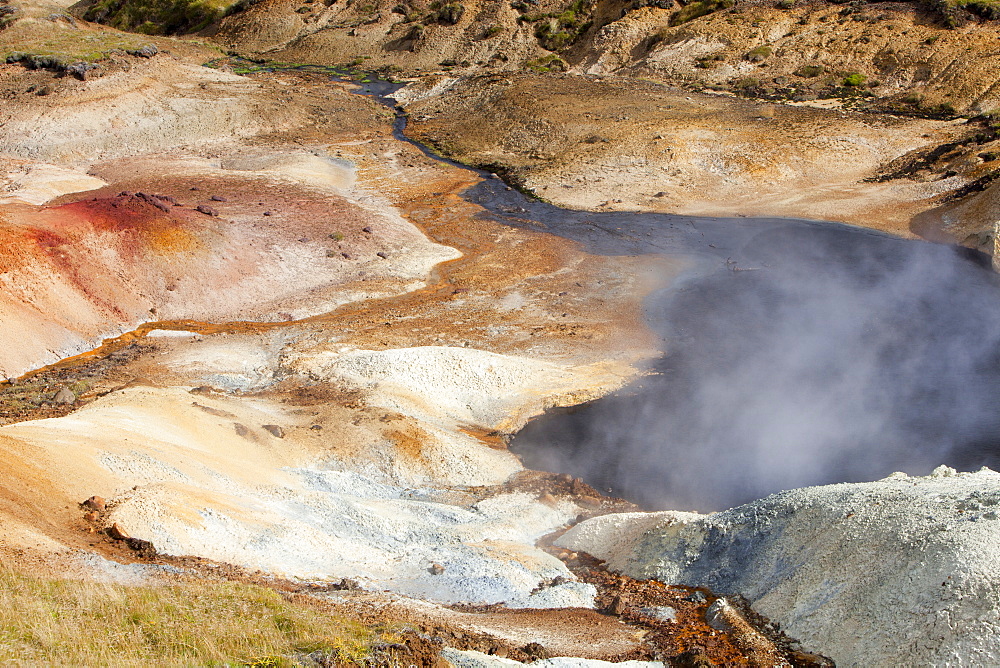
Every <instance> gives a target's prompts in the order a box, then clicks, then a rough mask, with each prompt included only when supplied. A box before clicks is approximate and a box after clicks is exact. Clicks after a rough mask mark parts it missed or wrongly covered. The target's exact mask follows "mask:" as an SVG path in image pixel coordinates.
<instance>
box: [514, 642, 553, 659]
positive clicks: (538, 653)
mask: <svg viewBox="0 0 1000 668" xmlns="http://www.w3.org/2000/svg"><path fill="white" fill-rule="evenodd" d="M521 651H522V652H524V653H525V654H527V655H528V656H530V657H533V658H535V659H548V658H550V656H551V655H550V654H549V652H548V650H547V649H545V648H544V647H542V646H541V645H540V644H539V643H537V642H529V643H528V644H527V645H525V646H524V647H522V648H521Z"/></svg>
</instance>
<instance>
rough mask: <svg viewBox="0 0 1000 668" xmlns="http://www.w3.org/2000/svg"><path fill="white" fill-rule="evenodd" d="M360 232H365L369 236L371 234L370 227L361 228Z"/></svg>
mask: <svg viewBox="0 0 1000 668" xmlns="http://www.w3.org/2000/svg"><path fill="white" fill-rule="evenodd" d="M361 231H362V232H366V233H368V234H371V233H372V228H370V227H362V228H361Z"/></svg>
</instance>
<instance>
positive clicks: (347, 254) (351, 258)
mask: <svg viewBox="0 0 1000 668" xmlns="http://www.w3.org/2000/svg"><path fill="white" fill-rule="evenodd" d="M340 255H341V256H342V257H343V258H344V259H345V260H353V259H354V256H353V255H351V254H350V253H341V254H340Z"/></svg>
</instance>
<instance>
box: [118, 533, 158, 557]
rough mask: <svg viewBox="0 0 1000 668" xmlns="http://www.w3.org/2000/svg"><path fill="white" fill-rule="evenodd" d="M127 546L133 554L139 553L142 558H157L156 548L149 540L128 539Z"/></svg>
mask: <svg viewBox="0 0 1000 668" xmlns="http://www.w3.org/2000/svg"><path fill="white" fill-rule="evenodd" d="M125 544H126V545H128V546H129V549H131V550H132V551H133V552H138V553H139V555H140V556H143V557H155V556H156V548H155V547H153V544H152V543H151V542H149V541H148V540H143V539H142V538H131V537H129V538H126V539H125Z"/></svg>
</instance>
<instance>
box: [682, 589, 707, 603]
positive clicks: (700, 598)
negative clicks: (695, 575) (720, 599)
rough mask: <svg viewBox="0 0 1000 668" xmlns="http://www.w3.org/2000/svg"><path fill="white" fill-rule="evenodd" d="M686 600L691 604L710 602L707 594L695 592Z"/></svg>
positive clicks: (685, 598)
mask: <svg viewBox="0 0 1000 668" xmlns="http://www.w3.org/2000/svg"><path fill="white" fill-rule="evenodd" d="M684 600H685V601H689V602H691V603H704V602H705V601H707V600H708V597H706V596H705V594H704V593H702V592H700V591H695V592H691V594H689V595H688V596H685V597H684Z"/></svg>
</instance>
